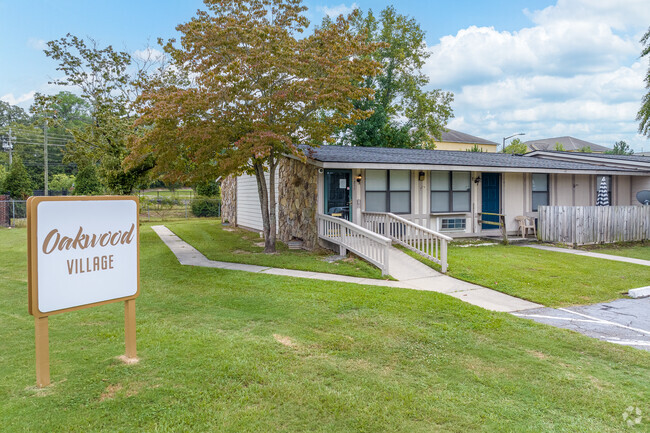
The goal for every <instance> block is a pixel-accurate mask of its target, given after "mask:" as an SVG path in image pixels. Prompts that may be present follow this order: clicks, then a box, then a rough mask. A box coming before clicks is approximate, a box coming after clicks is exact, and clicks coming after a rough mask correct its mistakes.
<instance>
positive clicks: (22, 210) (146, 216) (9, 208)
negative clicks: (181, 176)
mask: <svg viewBox="0 0 650 433" xmlns="http://www.w3.org/2000/svg"><path fill="white" fill-rule="evenodd" d="M5 197H6V196H5ZM206 217H207V218H210V217H211V218H218V217H221V200H219V199H207V198H193V199H174V198H165V197H141V198H140V220H141V221H164V220H172V219H189V218H206ZM26 226H27V202H26V201H25V200H11V199H7V198H0V227H26Z"/></svg>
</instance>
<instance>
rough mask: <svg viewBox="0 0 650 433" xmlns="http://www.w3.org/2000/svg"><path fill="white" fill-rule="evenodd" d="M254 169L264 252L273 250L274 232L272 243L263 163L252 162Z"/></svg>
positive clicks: (272, 251)
mask: <svg viewBox="0 0 650 433" xmlns="http://www.w3.org/2000/svg"><path fill="white" fill-rule="evenodd" d="M253 168H254V169H255V178H256V179H257V192H258V194H259V197H260V210H261V211H262V226H263V233H264V252H265V253H274V252H275V234H273V241H274V242H273V243H270V241H271V222H270V218H269V190H268V188H267V186H266V179H265V178H264V165H263V164H262V163H261V162H256V163H254V164H253Z"/></svg>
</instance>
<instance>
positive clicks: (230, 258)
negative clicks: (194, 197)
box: [165, 219, 381, 278]
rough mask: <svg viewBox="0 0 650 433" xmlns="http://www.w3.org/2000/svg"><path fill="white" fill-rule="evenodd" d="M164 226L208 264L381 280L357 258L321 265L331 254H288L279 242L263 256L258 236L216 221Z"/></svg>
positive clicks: (325, 252)
mask: <svg viewBox="0 0 650 433" xmlns="http://www.w3.org/2000/svg"><path fill="white" fill-rule="evenodd" d="M165 226H167V227H168V228H169V229H170V230H171V231H173V232H174V233H175V234H176V235H177V236H179V237H180V238H181V239H183V240H184V241H185V242H187V243H189V244H190V245H192V246H193V247H194V248H196V249H197V250H199V251H201V252H202V253H203V254H204V255H205V256H206V257H207V258H209V259H210V260H219V261H224V262H237V263H248V264H251V265H261V266H270V267H275V268H284V269H298V270H301V271H312V272H326V273H330V274H341V275H350V276H353V277H363V278H381V271H380V270H379V269H378V268H376V267H374V266H373V265H371V264H369V263H367V262H365V261H363V260H361V259H358V258H347V259H344V260H339V261H337V262H334V263H328V262H326V261H324V259H325V257H327V256H331V255H332V254H334V253H333V252H332V251H330V250H323V249H321V250H317V251H305V250H290V249H289V248H288V247H287V246H286V245H285V244H283V243H282V242H278V243H277V245H276V247H277V251H278V253H277V254H264V252H263V251H264V239H262V238H260V236H259V234H257V233H255V232H251V231H248V230H243V229H235V228H230V227H226V228H224V227H223V226H222V225H221V222H220V221H219V220H213V219H212V220H204V219H201V220H194V221H192V222H191V223H187V222H183V221H180V222H170V223H165Z"/></svg>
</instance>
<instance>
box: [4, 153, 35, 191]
mask: <svg viewBox="0 0 650 433" xmlns="http://www.w3.org/2000/svg"><path fill="white" fill-rule="evenodd" d="M2 186H3V189H4V191H5V192H8V193H9V195H10V196H11V197H12V198H14V199H20V200H25V199H27V197H29V196H30V195H32V191H33V189H32V181H31V179H30V178H29V175H28V174H27V170H25V165H24V164H23V161H22V159H21V158H20V157H19V156H16V157H15V158H14V160H13V163H12V164H11V168H10V169H9V173H7V176H6V177H5V180H4V184H3V185H2Z"/></svg>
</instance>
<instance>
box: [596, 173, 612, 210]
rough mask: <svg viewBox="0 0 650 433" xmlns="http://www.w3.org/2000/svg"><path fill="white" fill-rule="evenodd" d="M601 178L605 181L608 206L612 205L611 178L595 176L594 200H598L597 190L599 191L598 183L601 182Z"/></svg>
mask: <svg viewBox="0 0 650 433" xmlns="http://www.w3.org/2000/svg"><path fill="white" fill-rule="evenodd" d="M603 178H605V180H606V181H607V199H608V200H609V205H610V206H611V205H612V176H596V198H598V190H599V189H600V183H601V182H602V181H603Z"/></svg>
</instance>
